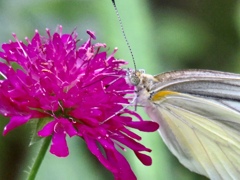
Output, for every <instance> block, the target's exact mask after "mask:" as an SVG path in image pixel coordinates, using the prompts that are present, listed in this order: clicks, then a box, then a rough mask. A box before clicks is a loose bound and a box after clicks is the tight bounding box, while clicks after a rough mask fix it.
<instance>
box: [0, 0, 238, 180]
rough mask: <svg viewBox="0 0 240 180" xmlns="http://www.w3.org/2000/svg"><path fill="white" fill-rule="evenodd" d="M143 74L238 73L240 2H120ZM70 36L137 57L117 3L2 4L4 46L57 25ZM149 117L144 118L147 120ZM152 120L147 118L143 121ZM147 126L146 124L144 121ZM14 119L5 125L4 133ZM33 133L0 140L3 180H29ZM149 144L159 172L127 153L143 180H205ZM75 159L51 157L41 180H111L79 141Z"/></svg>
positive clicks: (147, 137) (149, 139)
mask: <svg viewBox="0 0 240 180" xmlns="http://www.w3.org/2000/svg"><path fill="white" fill-rule="evenodd" d="M116 3H117V6H118V9H119V13H120V15H121V18H122V21H123V25H124V28H125V31H126V35H127V37H128V40H129V42H130V44H131V47H132V50H133V53H134V56H135V59H136V63H137V68H143V69H145V70H146V72H147V73H150V74H158V73H161V72H163V71H169V70H176V69H185V68H204V69H215V70H222V71H231V72H240V67H239V65H240V60H239V58H240V51H239V34H240V33H239V32H240V2H239V1H237V0H235V1H234V0H151V1H148V0H130V1H129V0H116ZM59 24H61V25H63V29H64V32H66V33H71V32H72V31H73V29H74V28H76V27H77V32H78V34H79V37H80V38H82V39H84V40H86V39H87V35H86V33H85V31H86V29H91V30H93V31H95V32H96V35H97V41H96V42H105V43H107V45H108V48H109V53H111V52H112V50H113V48H114V47H118V48H119V51H118V53H117V55H116V56H117V57H118V58H122V59H125V60H128V61H129V62H130V64H129V66H128V67H133V65H132V60H131V56H130V53H129V50H128V48H127V46H126V43H125V41H124V39H123V35H122V33H121V29H120V26H119V22H118V20H117V17H116V14H115V11H114V9H113V6H112V4H111V0H52V1H50V0H34V1H33V0H7V1H6V0H1V1H0V42H1V43H3V42H7V41H8V40H9V39H13V38H12V35H11V33H12V32H15V33H16V34H17V36H18V38H19V39H21V40H24V37H25V36H28V37H29V38H31V37H32V36H33V34H34V30H35V29H38V30H39V31H40V32H41V34H44V33H45V28H49V29H51V32H54V31H55V29H56V27H57V25H59ZM143 114H144V113H143ZM144 116H145V117H146V115H145V114H144ZM146 118H147V117H146ZM7 122H8V119H5V118H2V119H1V121H0V129H1V130H3V128H4V126H5V125H6V124H7ZM30 128H31V126H30V125H25V126H22V127H19V128H17V129H16V130H14V131H12V132H10V133H9V134H8V135H7V136H5V137H2V136H0V179H1V180H6V179H7V180H24V179H26V175H27V172H28V171H29V166H30V165H31V164H32V162H33V158H34V155H35V154H36V149H37V148H38V144H35V145H33V146H31V147H28V144H29V141H30V136H31V130H29V129H30ZM142 136H143V141H142V142H143V143H144V144H145V145H146V146H147V147H150V148H151V149H152V150H153V151H152V153H151V156H152V158H153V165H152V166H150V167H145V166H143V165H142V164H141V163H140V162H139V161H138V160H137V158H136V157H135V156H134V155H133V153H132V152H131V151H128V152H127V153H125V154H126V155H127V158H128V160H129V161H130V164H131V166H132V168H133V169H134V171H135V172H136V175H137V177H138V178H139V180H145V179H149V180H158V179H164V180H172V179H176V180H192V179H201V180H203V179H206V178H204V177H202V176H198V175H196V174H194V173H191V172H190V171H189V170H187V169H185V168H184V167H183V166H182V165H180V164H179V163H178V161H177V160H176V158H175V157H173V156H172V155H171V154H170V153H169V151H168V150H167V149H166V147H165V145H164V144H163V142H162V140H161V138H160V137H159V135H158V133H157V132H156V133H152V134H143V135H142ZM68 143H69V149H70V155H69V157H67V158H57V157H55V156H53V155H51V154H50V153H49V152H48V153H47V155H46V158H45V159H44V161H43V164H42V166H41V168H40V171H39V174H38V176H37V178H36V179H37V180H43V179H44V180H51V179H58V180H68V179H71V180H79V179H81V180H111V179H113V176H112V175H111V173H109V172H108V171H107V170H105V168H104V167H103V166H102V165H101V164H99V163H98V161H97V160H96V158H95V157H93V156H92V155H91V153H89V152H88V150H87V149H86V146H85V143H84V142H83V141H82V140H80V139H78V138H72V139H68Z"/></svg>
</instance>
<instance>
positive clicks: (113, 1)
mask: <svg viewBox="0 0 240 180" xmlns="http://www.w3.org/2000/svg"><path fill="white" fill-rule="evenodd" d="M112 3H113V7H114V9H115V12H116V14H117V18H118V21H119V24H120V27H121V31H122V34H123V38H124V39H125V42H126V44H127V47H128V49H129V51H130V53H131V56H132V60H133V66H134V69H135V71H136V70H137V66H136V62H135V59H134V56H133V52H132V48H131V46H130V44H129V42H128V40H127V36H126V34H125V31H124V28H123V23H122V20H121V17H120V15H119V13H118V9H117V6H116V3H115V0H112Z"/></svg>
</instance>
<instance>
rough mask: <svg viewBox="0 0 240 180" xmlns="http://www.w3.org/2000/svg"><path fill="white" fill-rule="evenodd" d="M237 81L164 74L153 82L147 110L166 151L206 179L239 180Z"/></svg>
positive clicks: (239, 80) (221, 76) (218, 76)
mask: <svg viewBox="0 0 240 180" xmlns="http://www.w3.org/2000/svg"><path fill="white" fill-rule="evenodd" d="M173 73H182V72H173ZM218 73H219V74H218ZM189 75H191V76H189ZM213 75H214V76H213ZM209 76H210V77H209ZM163 77H164V78H163ZM175 77H178V78H175ZM239 77H240V76H239V75H234V74H228V75H227V76H226V75H224V74H222V73H221V72H215V71H207V72H206V73H200V74H199V71H191V72H190V71H188V72H185V74H184V75H182V76H175V75H173V74H171V73H170V74H168V75H167V76H166V74H165V75H164V74H163V75H161V77H159V76H158V77H155V78H158V80H159V83H158V84H157V85H156V86H155V87H154V88H153V89H152V96H151V101H150V102H151V105H149V106H147V107H146V109H147V113H148V114H149V116H150V117H151V118H152V119H153V120H154V121H157V122H159V124H160V129H159V131H160V134H161V136H162V138H163V140H164V142H165V143H166V145H167V146H168V148H169V149H170V151H171V152H172V153H173V154H174V155H175V156H176V157H177V158H178V159H179V161H180V162H181V163H182V164H183V165H184V166H186V167H187V168H189V169H190V170H191V171H194V172H196V173H199V174H202V175H205V176H207V177H209V178H210V179H216V180H219V179H239V177H240V108H239V107H240V101H239V98H240V94H239V92H240V78H239Z"/></svg>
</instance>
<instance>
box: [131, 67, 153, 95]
mask: <svg viewBox="0 0 240 180" xmlns="http://www.w3.org/2000/svg"><path fill="white" fill-rule="evenodd" d="M127 79H128V82H129V84H131V85H133V86H135V87H137V89H138V90H142V89H145V90H147V91H149V90H150V89H151V87H152V85H153V84H155V83H156V82H157V80H156V79H155V78H154V77H153V76H152V75H149V74H145V70H143V69H139V70H128V75H127Z"/></svg>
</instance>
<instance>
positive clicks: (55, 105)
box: [0, 26, 158, 180]
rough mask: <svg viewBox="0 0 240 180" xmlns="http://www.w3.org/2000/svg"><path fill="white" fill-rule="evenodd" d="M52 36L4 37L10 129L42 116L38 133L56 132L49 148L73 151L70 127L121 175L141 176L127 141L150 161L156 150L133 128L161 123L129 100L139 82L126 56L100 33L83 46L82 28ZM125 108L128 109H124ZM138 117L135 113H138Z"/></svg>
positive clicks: (2, 65)
mask: <svg viewBox="0 0 240 180" xmlns="http://www.w3.org/2000/svg"><path fill="white" fill-rule="evenodd" d="M46 32H47V37H42V36H40V34H39V33H38V31H36V32H35V35H34V37H33V38H32V40H29V39H27V38H26V41H27V43H23V42H21V41H19V40H18V39H17V37H16V35H14V38H15V42H12V41H10V42H9V43H7V44H3V45H2V49H3V51H0V57H1V58H2V59H4V60H5V62H0V74H1V76H2V79H3V80H1V81H0V101H1V104H0V113H1V114H3V115H4V116H7V117H10V122H9V123H8V124H7V125H6V126H5V128H4V131H3V134H4V135H6V134H7V133H8V132H9V131H11V130H13V129H14V128H16V127H18V126H21V125H23V124H25V123H27V122H29V121H32V120H34V119H35V121H36V119H38V121H39V122H41V123H42V124H43V125H42V128H41V130H40V131H38V136H40V137H47V136H52V144H51V148H50V152H51V153H53V154H55V155H56V156H59V157H65V156H67V155H68V154H69V151H68V146H67V142H66V135H68V136H70V137H72V136H79V137H81V138H83V139H84V140H85V141H86V144H87V146H88V148H89V150H90V151H91V152H92V153H93V154H94V155H95V156H96V157H97V158H98V159H99V161H100V162H101V163H102V164H103V165H104V166H105V167H106V168H107V169H108V170H110V171H111V172H112V173H113V174H114V177H115V179H122V180H123V179H124V180H125V179H129V180H131V179H136V177H135V175H134V173H133V172H132V170H131V168H130V165H129V164H128V162H127V161H126V159H125V158H124V156H123V155H122V154H121V153H120V151H122V150H125V147H128V148H130V149H132V150H133V151H134V153H135V154H136V156H137V157H138V158H139V159H140V161H141V162H142V163H143V164H145V165H150V164H151V158H150V157H149V156H147V155H145V154H143V153H142V152H144V151H146V152H151V150H150V149H149V148H146V147H145V146H144V145H142V144H140V143H139V142H137V141H139V140H141V137H140V136H138V135H137V134H135V133H133V132H132V131H131V130H130V129H129V128H134V129H138V130H140V131H145V132H153V131H155V130H157V129H158V124H156V123H154V122H150V121H144V120H142V119H141V117H140V116H139V115H138V114H137V113H136V112H134V111H131V110H128V109H126V108H123V107H125V106H126V105H128V104H129V101H130V99H129V98H128V97H129V95H131V94H132V93H133V92H134V87H132V86H130V85H129V84H127V83H126V81H125V76H126V71H125V70H123V69H122V68H121V66H122V65H124V64H126V62H125V61H124V60H117V59H115V58H114V54H115V52H116V50H114V52H113V53H112V54H110V55H109V56H107V52H105V51H102V49H103V48H105V47H106V45H105V44H101V43H97V44H92V39H95V35H94V34H93V33H92V32H90V31H87V33H88V34H89V39H88V40H87V41H86V42H84V43H82V44H81V45H80V47H79V48H78V47H77V43H78V42H79V40H78V39H77V34H76V33H75V32H73V33H72V34H63V33H62V27H61V26H59V28H58V31H57V32H55V33H54V34H53V35H51V33H50V31H49V30H46ZM122 115H124V116H122ZM134 117H135V118H134Z"/></svg>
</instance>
